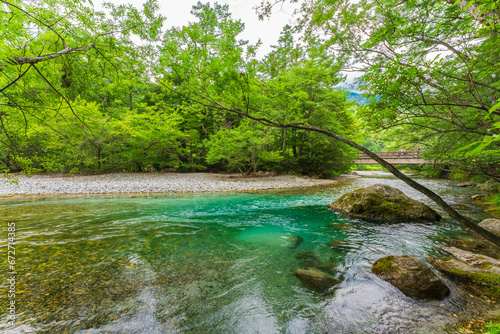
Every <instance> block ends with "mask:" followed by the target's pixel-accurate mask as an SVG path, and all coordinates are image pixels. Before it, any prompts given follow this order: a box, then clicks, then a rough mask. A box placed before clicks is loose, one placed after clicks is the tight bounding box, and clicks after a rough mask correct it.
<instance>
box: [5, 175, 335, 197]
mask: <svg viewBox="0 0 500 334" xmlns="http://www.w3.org/2000/svg"><path fill="white" fill-rule="evenodd" d="M9 180H10V181H12V178H10V179H0V196H8V195H41V194H113V193H195V192H224V191H237V192H239V191H255V190H269V189H285V188H299V187H314V186H325V185H332V184H336V183H337V181H335V180H320V179H310V178H302V177H297V176H292V175H281V176H267V175H266V176H260V177H259V176H258V177H241V176H239V175H224V174H209V173H193V174H180V173H165V174H159V173H113V174H104V175H76V176H69V175H35V176H32V177H26V176H24V175H20V176H17V184H16V183H15V182H9Z"/></svg>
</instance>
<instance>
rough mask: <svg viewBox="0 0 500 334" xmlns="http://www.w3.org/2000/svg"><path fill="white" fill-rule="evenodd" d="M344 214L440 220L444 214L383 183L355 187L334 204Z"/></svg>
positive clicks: (377, 218) (368, 217)
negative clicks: (355, 188) (441, 214)
mask: <svg viewBox="0 0 500 334" xmlns="http://www.w3.org/2000/svg"><path fill="white" fill-rule="evenodd" d="M330 207H331V208H332V209H334V210H336V211H338V212H340V213H341V214H344V215H347V216H352V217H358V218H364V219H371V220H378V221H393V222H398V221H437V220H440V219H441V216H440V215H439V214H438V213H437V212H436V211H434V210H433V209H431V208H430V207H429V206H427V205H425V204H424V203H422V202H419V201H416V200H414V199H412V198H409V197H408V196H406V195H405V194H404V193H403V192H402V191H400V190H398V189H396V188H393V187H390V186H387V185H383V184H375V185H373V186H370V187H367V188H362V189H358V190H355V191H353V192H351V193H348V194H345V195H343V196H342V197H340V198H339V199H338V200H336V201H335V202H334V203H332V204H331V205H330Z"/></svg>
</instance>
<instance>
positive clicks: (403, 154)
mask: <svg viewBox="0 0 500 334" xmlns="http://www.w3.org/2000/svg"><path fill="white" fill-rule="evenodd" d="M373 153H375V154H376V155H378V156H379V157H381V158H419V155H420V153H422V151H418V150H416V151H403V150H400V151H392V152H373ZM356 155H357V159H371V158H370V157H369V156H368V155H366V154H365V153H361V152H358V153H356Z"/></svg>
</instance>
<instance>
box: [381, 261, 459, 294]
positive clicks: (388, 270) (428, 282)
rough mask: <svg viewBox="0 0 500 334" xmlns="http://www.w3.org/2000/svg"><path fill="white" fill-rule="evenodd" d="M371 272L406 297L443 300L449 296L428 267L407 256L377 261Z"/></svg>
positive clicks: (447, 291)
mask: <svg viewBox="0 0 500 334" xmlns="http://www.w3.org/2000/svg"><path fill="white" fill-rule="evenodd" d="M372 272H373V273H374V274H375V275H377V276H378V277H380V278H382V279H383V280H385V281H387V282H389V283H391V284H392V285H394V286H395V287H397V288H398V289H399V290H400V291H401V292H403V293H404V294H405V295H407V296H408V297H413V298H418V299H444V298H445V297H446V296H448V295H449V294H450V290H449V289H448V288H447V287H446V285H444V284H443V282H441V280H440V279H439V277H437V275H436V274H434V272H432V270H431V269H430V268H429V267H427V266H426V265H425V264H424V263H422V262H421V261H419V260H418V259H416V258H414V257H412V256H409V255H403V256H386V257H383V258H381V259H378V260H377V261H375V263H373V265H372Z"/></svg>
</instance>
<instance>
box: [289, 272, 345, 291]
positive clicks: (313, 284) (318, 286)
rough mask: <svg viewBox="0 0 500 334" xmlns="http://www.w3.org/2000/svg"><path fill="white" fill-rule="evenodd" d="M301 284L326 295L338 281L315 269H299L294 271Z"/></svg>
mask: <svg viewBox="0 0 500 334" xmlns="http://www.w3.org/2000/svg"><path fill="white" fill-rule="evenodd" d="M295 276H297V277H298V278H299V279H300V281H301V282H302V284H304V285H305V286H306V287H307V288H309V289H311V290H314V291H316V292H320V293H328V292H330V291H331V289H332V288H333V287H334V286H335V285H337V284H338V283H340V280H338V279H336V278H335V277H333V276H331V275H329V274H327V273H324V272H322V271H321V270H319V269H316V268H300V269H297V270H296V271H295Z"/></svg>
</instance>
